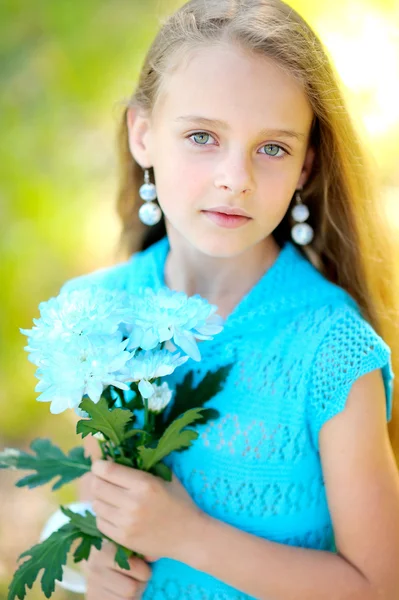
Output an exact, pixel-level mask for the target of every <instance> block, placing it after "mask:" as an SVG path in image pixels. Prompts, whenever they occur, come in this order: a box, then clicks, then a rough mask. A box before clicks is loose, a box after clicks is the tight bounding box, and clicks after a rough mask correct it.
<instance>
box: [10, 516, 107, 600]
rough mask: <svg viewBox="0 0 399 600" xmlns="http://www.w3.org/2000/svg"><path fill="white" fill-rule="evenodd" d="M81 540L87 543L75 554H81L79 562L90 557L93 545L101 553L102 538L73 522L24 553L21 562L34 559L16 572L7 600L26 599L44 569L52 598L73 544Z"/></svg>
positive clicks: (46, 591) (43, 584) (46, 590)
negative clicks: (28, 589)
mask: <svg viewBox="0 0 399 600" xmlns="http://www.w3.org/2000/svg"><path fill="white" fill-rule="evenodd" d="M80 537H81V538H82V540H83V543H82V544H81V545H80V546H79V548H78V549H77V550H76V551H75V556H76V554H78V557H79V560H82V559H83V558H87V557H88V556H89V554H90V549H91V547H92V546H95V547H96V548H97V549H98V550H99V549H100V548H101V543H102V539H101V537H100V538H98V537H96V536H90V535H87V534H86V533H84V532H82V531H80V530H79V529H78V528H77V527H76V526H75V525H74V524H73V523H71V522H70V523H66V524H65V525H63V526H62V527H60V529H58V530H57V531H55V532H54V533H52V534H51V535H50V536H49V537H48V538H47V539H46V540H44V541H43V542H41V543H40V544H36V545H35V546H33V547H32V548H30V549H29V550H27V551H26V552H23V554H21V555H20V557H19V558H20V559H21V558H23V557H25V556H30V558H29V559H28V560H26V561H25V562H23V563H22V564H21V565H20V566H19V567H18V569H17V571H16V572H15V573H14V577H13V580H12V582H11V584H10V586H9V593H8V598H7V600H14V599H15V598H17V597H18V598H19V599H20V600H23V598H25V595H26V587H28V588H30V589H31V588H32V586H33V584H34V582H35V581H36V579H37V577H38V575H39V572H40V571H41V570H42V569H44V573H43V575H42V578H41V587H42V590H43V593H44V595H45V596H46V598H50V597H51V595H52V593H53V592H54V589H55V581H56V580H58V581H61V580H62V574H63V573H62V567H63V565H65V564H66V561H67V555H68V552H69V550H70V548H71V545H72V543H73V542H74V541H75V540H77V539H79V538H80ZM75 562H76V561H75Z"/></svg>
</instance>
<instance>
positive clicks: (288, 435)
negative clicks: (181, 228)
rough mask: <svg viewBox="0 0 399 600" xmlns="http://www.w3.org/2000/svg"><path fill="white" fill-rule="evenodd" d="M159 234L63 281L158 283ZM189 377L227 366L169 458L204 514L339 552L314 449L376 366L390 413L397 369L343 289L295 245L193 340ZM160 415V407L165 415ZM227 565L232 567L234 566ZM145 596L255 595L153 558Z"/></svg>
mask: <svg viewBox="0 0 399 600" xmlns="http://www.w3.org/2000/svg"><path fill="white" fill-rule="evenodd" d="M168 251H169V242H168V239H167V238H166V237H165V238H163V239H162V240H160V241H159V242H157V243H156V244H154V245H153V246H151V247H150V248H148V249H147V250H145V251H143V252H138V253H136V254H134V255H132V256H131V258H130V259H129V260H128V261H126V262H124V263H120V264H118V265H116V266H113V267H109V268H105V269H100V270H97V271H95V272H93V273H90V274H88V275H83V276H81V277H78V278H75V279H72V280H70V281H68V282H67V283H66V284H65V285H64V286H63V288H62V289H68V290H71V289H77V288H79V287H84V286H86V285H88V284H92V283H95V284H100V285H102V286H104V287H106V288H109V289H125V290H128V291H129V292H132V293H139V290H140V288H141V287H147V286H148V287H151V288H153V289H158V288H159V287H161V286H164V285H165V281H164V265H165V260H166V256H167V254H168ZM199 349H200V352H201V356H202V360H201V362H200V363H197V362H194V361H192V360H189V361H187V362H186V363H185V364H184V365H183V366H181V367H179V369H178V370H177V371H176V372H175V373H174V374H173V375H170V376H169V377H167V378H166V380H167V381H168V382H169V385H170V386H171V387H172V388H173V387H174V386H175V385H176V384H177V383H179V382H180V381H182V379H183V378H184V376H185V374H186V373H187V371H188V370H193V371H194V383H195V384H196V383H197V382H199V381H200V380H201V379H202V378H203V376H204V375H205V373H206V372H207V371H209V370H215V369H217V368H219V367H221V366H223V365H227V364H230V363H234V366H233V368H232V370H231V371H230V373H229V376H228V378H227V380H226V383H225V385H224V388H223V390H222V391H221V392H219V393H218V394H217V395H216V396H215V397H214V398H213V399H212V400H211V401H209V402H208V403H207V405H206V406H207V407H213V408H215V409H217V410H218V411H219V413H220V417H219V418H218V419H216V420H215V421H209V422H208V423H206V424H204V425H197V426H196V428H197V431H198V432H199V437H198V439H197V440H195V441H194V443H193V445H192V446H191V447H190V448H189V449H188V450H186V451H184V452H173V453H172V454H170V455H169V456H168V457H167V458H166V459H165V462H166V463H167V464H168V465H169V466H170V467H171V468H172V470H173V471H174V472H175V473H176V475H177V476H178V477H179V479H180V480H181V482H182V483H183V485H184V486H185V487H186V489H187V491H188V492H189V494H190V496H191V497H192V498H193V500H194V501H195V503H196V504H197V505H198V506H199V507H200V508H201V509H202V510H203V511H205V512H206V513H208V514H210V515H212V516H213V517H214V518H217V519H220V520H222V521H224V522H226V523H229V524H230V525H232V526H234V527H237V528H239V529H242V530H244V531H247V532H249V533H252V534H254V535H256V536H260V537H263V538H265V539H267V540H270V541H275V542H279V543H282V544H289V545H292V546H301V547H303V548H313V549H320V550H327V551H331V552H336V547H335V543H334V530H333V526H332V522H331V516H330V512H329V508H328V503H327V498H326V490H325V486H324V481H323V473H322V469H321V462H320V455H319V442H318V438H319V432H320V429H321V428H322V426H323V424H324V423H325V422H326V421H328V420H329V419H331V418H332V417H333V416H334V415H336V414H337V413H339V412H340V411H342V410H343V409H344V407H345V403H346V399H347V396H348V393H349V391H350V388H351V386H352V384H353V383H354V381H355V380H356V379H358V378H359V377H361V376H362V375H363V374H365V373H368V372H369V371H372V370H373V369H378V368H381V369H382V375H383V379H384V384H385V393H386V411H387V420H388V421H389V420H390V418H391V409H392V391H393V379H394V374H393V372H392V366H391V353H390V349H389V347H388V346H387V344H386V343H385V342H384V341H383V340H382V338H381V337H380V336H379V335H377V333H376V332H375V330H374V329H373V328H372V327H371V326H370V324H369V323H368V322H367V321H366V320H365V319H364V318H363V317H362V316H361V314H360V311H359V308H358V306H357V304H356V303H355V301H354V300H353V299H352V298H351V296H350V295H349V294H348V293H347V292H345V291H344V290H343V289H342V288H340V287H338V286H337V285H335V284H333V283H331V282H329V281H328V280H327V279H326V278H325V277H324V276H322V275H321V274H320V273H319V271H318V270H317V269H316V268H315V267H314V266H313V265H312V264H311V263H310V262H309V261H308V260H306V259H305V258H304V257H303V255H302V254H301V253H300V251H299V250H298V249H297V248H296V247H295V246H294V244H293V243H291V242H285V244H284V246H283V247H282V249H281V250H280V253H279V255H278V257H277V259H276V260H275V262H274V263H273V265H272V266H271V268H269V269H268V270H267V271H266V273H264V275H263V276H262V277H261V278H260V279H259V280H258V282H257V283H256V284H255V285H254V286H253V287H252V289H251V290H250V291H249V292H248V293H247V294H246V295H245V297H244V298H243V299H242V300H241V301H240V302H239V303H238V305H237V306H236V307H235V309H234V310H233V312H232V313H231V314H230V315H229V316H228V317H227V319H226V321H225V326H224V329H223V331H222V333H220V334H218V335H217V336H215V339H214V340H212V341H206V342H203V343H200V344H199ZM166 414H167V413H166ZM231 568H232V569H235V568H236V565H231ZM143 598H144V600H244V599H250V598H252V596H249V595H248V594H245V593H244V592H243V591H240V590H237V589H234V588H232V587H231V586H229V585H227V584H226V583H224V582H222V581H220V580H218V579H216V578H214V577H212V576H210V575H209V574H207V573H204V572H202V571H199V570H196V569H193V568H191V567H189V566H188V565H186V564H185V563H182V562H179V561H175V560H171V559H169V558H161V559H159V560H158V561H156V562H154V563H152V576H151V579H150V581H149V582H148V584H147V588H146V590H145V592H144V595H143Z"/></svg>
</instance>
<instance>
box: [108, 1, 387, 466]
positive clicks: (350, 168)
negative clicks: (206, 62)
mask: <svg viewBox="0 0 399 600" xmlns="http://www.w3.org/2000/svg"><path fill="white" fill-rule="evenodd" d="M226 41H227V42H231V43H235V44H239V45H240V46H241V47H244V48H246V49H248V50H250V51H252V52H255V53H257V54H263V55H264V56H267V57H269V58H273V59H274V60H275V61H277V62H278V63H279V65H280V66H281V67H282V68H284V69H285V70H286V71H287V72H288V73H290V74H291V75H292V76H293V77H294V78H295V79H296V80H297V81H299V82H300V83H301V84H302V86H303V88H304V91H305V93H306V94H307V97H308V99H309V102H310V104H311V106H312V109H313V113H314V122H313V127H312V131H311V138H310V143H311V145H312V146H313V147H314V149H315V151H316V157H315V162H314V165H313V171H312V174H311V175H310V177H309V179H308V182H307V184H306V186H305V189H304V191H303V193H302V198H303V201H304V202H305V203H306V204H307V205H308V207H309V210H310V214H311V216H310V219H309V223H310V224H311V225H312V227H313V229H314V231H315V236H314V239H313V241H312V243H311V244H310V245H309V246H306V247H302V248H301V251H302V252H303V254H304V256H305V257H306V258H307V259H308V260H309V261H310V262H312V264H314V265H315V266H316V267H317V268H318V269H319V271H320V272H322V273H323V275H325V277H326V278H328V279H329V280H330V281H332V282H334V283H336V284H338V285H339V286H341V287H342V288H344V289H345V290H347V292H349V294H351V296H352V297H353V298H354V299H355V300H356V302H357V303H358V305H359V307H360V309H361V311H362V313H363V316H364V318H365V319H366V320H367V321H368V322H369V323H370V324H371V325H372V326H373V327H374V329H375V330H376V331H377V333H378V334H379V335H381V337H382V338H383V339H384V340H385V341H386V343H387V344H388V345H389V346H390V348H391V350H392V363H393V369H394V372H397V371H398V368H399V325H398V321H399V310H398V307H399V299H398V286H397V285H396V282H395V275H396V272H395V263H394V248H393V243H392V242H391V241H390V238H391V232H390V230H389V227H388V224H387V222H386V221H385V219H384V207H383V206H382V201H381V199H380V196H379V194H378V193H377V189H376V183H375V177H372V175H371V174H372V169H371V168H370V165H369V164H368V163H369V158H368V157H367V155H366V154H365V151H364V148H363V147H362V144H361V142H360V140H359V137H358V135H357V133H356V131H355V128H354V125H353V123H352V121H351V118H350V116H349V114H348V111H347V108H346V106H345V102H344V99H343V96H342V93H341V91H340V85H339V83H338V81H339V80H338V77H337V74H336V73H335V71H334V68H333V66H332V64H331V62H330V60H329V58H328V56H327V53H326V51H325V50H324V48H323V46H322V44H321V42H320V40H319V39H318V37H317V36H316V34H315V33H314V31H313V30H312V29H311V28H310V26H309V25H308V24H307V23H306V21H304V19H303V18H302V17H301V16H300V15H299V14H298V13H297V12H296V11H295V10H293V9H292V8H291V7H289V6H288V5H287V4H285V3H284V2H282V1H281V0H190V1H189V2H187V3H186V4H184V5H183V6H182V7H181V8H180V9H178V10H177V11H176V12H175V13H174V14H173V15H171V16H170V17H169V18H168V19H167V20H166V21H165V22H164V24H163V25H162V27H161V29H160V31H159V32H158V34H157V36H156V38H155V40H154V42H153V43H152V45H151V47H150V49H149V51H148V54H147V56H146V58H145V61H144V64H143V67H142V71H141V75H140V78H139V82H138V85H137V88H136V91H135V93H134V95H133V96H132V98H131V100H130V102H129V103H128V106H129V105H131V106H135V107H141V108H143V109H145V110H147V111H149V112H151V110H152V108H153V107H154V104H155V102H156V100H157V97H158V94H159V90H160V86H161V83H162V75H163V74H164V73H165V72H166V70H167V69H170V65H171V63H172V58H173V59H176V57H177V58H179V56H182V54H179V53H182V52H184V51H185V50H188V49H190V48H193V47H201V46H209V44H210V43H218V42H226ZM128 106H127V107H126V108H125V111H124V113H123V115H122V118H121V124H120V130H119V153H120V167H121V172H120V190H119V198H118V214H119V216H120V218H121V220H122V224H123V231H122V236H121V245H122V246H123V245H125V246H126V247H127V250H128V251H129V253H131V252H134V251H137V250H140V249H143V248H146V247H147V246H149V245H151V244H152V243H153V242H154V241H156V240H157V239H160V238H161V237H163V235H165V224H164V222H163V220H162V221H161V222H160V223H159V224H158V225H157V226H155V227H153V228H151V229H150V230H148V229H147V228H145V227H144V226H143V225H142V224H141V223H140V221H139V220H138V217H137V211H138V207H139V206H140V205H141V203H142V201H141V200H140V197H139V194H138V189H139V187H140V185H141V184H142V182H143V171H142V169H141V167H140V166H139V165H138V164H137V163H136V162H135V160H134V159H133V158H132V156H131V153H130V151H129V147H128V136H127V125H126V111H127V109H128ZM290 208H291V206H290V207H289V210H288V211H287V213H286V215H285V217H284V219H283V220H282V222H281V223H280V224H279V226H278V227H277V228H276V229H275V230H274V232H273V235H274V237H275V239H276V241H277V242H278V243H279V244H280V245H281V244H282V243H283V242H284V240H286V239H289V238H290V229H291V227H292V222H291V220H290ZM398 393H399V391H398V389H396V386H395V396H398ZM398 423H399V406H398V401H397V400H396V402H394V410H393V419H392V421H391V422H390V424H389V433H390V438H391V442H392V446H393V448H394V451H395V454H396V457H397V460H398V459H399V427H398Z"/></svg>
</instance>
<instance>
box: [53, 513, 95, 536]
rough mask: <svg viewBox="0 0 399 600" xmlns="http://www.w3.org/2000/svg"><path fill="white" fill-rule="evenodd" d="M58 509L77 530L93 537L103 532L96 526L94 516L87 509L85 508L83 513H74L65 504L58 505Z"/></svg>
mask: <svg viewBox="0 0 399 600" xmlns="http://www.w3.org/2000/svg"><path fill="white" fill-rule="evenodd" d="M60 510H61V512H62V513H63V514H64V515H65V516H66V517H68V518H69V522H70V523H71V524H72V525H73V526H74V527H75V528H76V529H77V530H79V531H81V532H82V533H85V534H86V535H90V536H93V537H102V535H103V534H102V533H101V531H100V530H99V529H98V528H97V521H96V517H95V515H93V513H92V512H90V511H89V510H86V511H85V513H84V515H81V514H79V513H75V512H73V511H72V510H70V509H69V508H66V507H65V506H60Z"/></svg>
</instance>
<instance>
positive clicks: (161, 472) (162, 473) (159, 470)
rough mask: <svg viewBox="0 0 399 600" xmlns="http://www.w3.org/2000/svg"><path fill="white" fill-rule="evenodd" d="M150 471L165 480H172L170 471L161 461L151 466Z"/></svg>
mask: <svg viewBox="0 0 399 600" xmlns="http://www.w3.org/2000/svg"><path fill="white" fill-rule="evenodd" d="M152 471H153V473H155V475H158V476H159V477H162V479H164V480H165V481H172V471H171V470H170V468H169V467H168V466H167V465H165V464H164V463H163V462H159V463H157V464H156V465H155V466H154V467H153V469H152Z"/></svg>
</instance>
